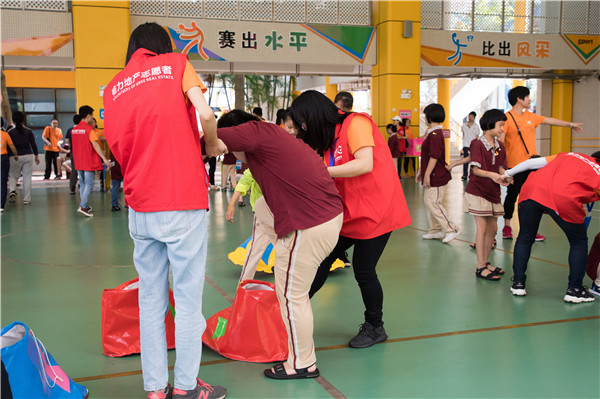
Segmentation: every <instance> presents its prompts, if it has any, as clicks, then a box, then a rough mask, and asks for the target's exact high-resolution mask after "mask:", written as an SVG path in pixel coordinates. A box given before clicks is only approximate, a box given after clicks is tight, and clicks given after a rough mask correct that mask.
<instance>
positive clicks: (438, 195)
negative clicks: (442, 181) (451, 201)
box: [423, 186, 457, 233]
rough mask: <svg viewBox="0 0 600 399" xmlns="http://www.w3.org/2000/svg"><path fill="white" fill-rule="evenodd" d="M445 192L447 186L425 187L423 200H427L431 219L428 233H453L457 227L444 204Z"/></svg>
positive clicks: (429, 219)
mask: <svg viewBox="0 0 600 399" xmlns="http://www.w3.org/2000/svg"><path fill="white" fill-rule="evenodd" d="M445 193H446V186H441V187H424V195H423V200H424V201H425V207H426V208H427V220H428V221H429V232H428V233H439V232H444V233H451V232H453V231H456V229H457V227H456V225H455V224H454V222H452V220H450V218H449V217H448V212H446V209H444V206H443V205H442V200H443V199H444V194H445Z"/></svg>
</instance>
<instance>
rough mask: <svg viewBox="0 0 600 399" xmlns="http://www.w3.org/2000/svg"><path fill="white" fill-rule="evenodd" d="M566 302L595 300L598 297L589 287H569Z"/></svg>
mask: <svg viewBox="0 0 600 399" xmlns="http://www.w3.org/2000/svg"><path fill="white" fill-rule="evenodd" d="M564 299H565V302H570V303H582V302H594V301H595V300H596V298H594V296H593V295H592V294H590V293H589V292H588V289H587V287H583V286H581V287H579V288H574V287H569V288H568V289H567V293H566V294H565V298H564Z"/></svg>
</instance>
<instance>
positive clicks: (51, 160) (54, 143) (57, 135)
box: [42, 119, 63, 180]
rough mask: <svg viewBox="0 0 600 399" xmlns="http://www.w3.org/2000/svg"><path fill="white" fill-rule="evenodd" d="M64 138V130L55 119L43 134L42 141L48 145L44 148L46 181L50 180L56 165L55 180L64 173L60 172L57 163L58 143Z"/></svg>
mask: <svg viewBox="0 0 600 399" xmlns="http://www.w3.org/2000/svg"><path fill="white" fill-rule="evenodd" d="M62 137H63V134H62V130H60V128H59V127H58V121H57V120H56V119H53V120H52V123H51V124H50V126H46V128H44V133H42V140H44V143H46V145H45V146H44V152H45V153H46V173H45V174H44V180H48V179H50V171H51V169H52V165H54V174H55V175H56V176H55V177H54V178H55V179H60V178H61V175H62V172H60V171H59V170H58V164H57V162H56V161H57V158H58V153H59V151H60V149H59V148H58V141H59V140H60V139H62Z"/></svg>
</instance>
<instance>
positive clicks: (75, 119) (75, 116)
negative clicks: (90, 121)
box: [73, 114, 81, 125]
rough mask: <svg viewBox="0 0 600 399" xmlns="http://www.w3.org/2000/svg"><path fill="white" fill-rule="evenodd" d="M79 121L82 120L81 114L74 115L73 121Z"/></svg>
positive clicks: (76, 122)
mask: <svg viewBox="0 0 600 399" xmlns="http://www.w3.org/2000/svg"><path fill="white" fill-rule="evenodd" d="M79 122H81V116H80V115H79V114H75V115H73V123H74V124H75V125H79Z"/></svg>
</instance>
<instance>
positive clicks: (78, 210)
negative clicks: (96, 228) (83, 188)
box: [77, 209, 94, 218]
mask: <svg viewBox="0 0 600 399" xmlns="http://www.w3.org/2000/svg"><path fill="white" fill-rule="evenodd" d="M77 212H79V213H81V214H82V215H83V216H87V217H89V218H91V217H92V216H94V215H93V214H91V213H86V212H84V211H82V210H81V209H77Z"/></svg>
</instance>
